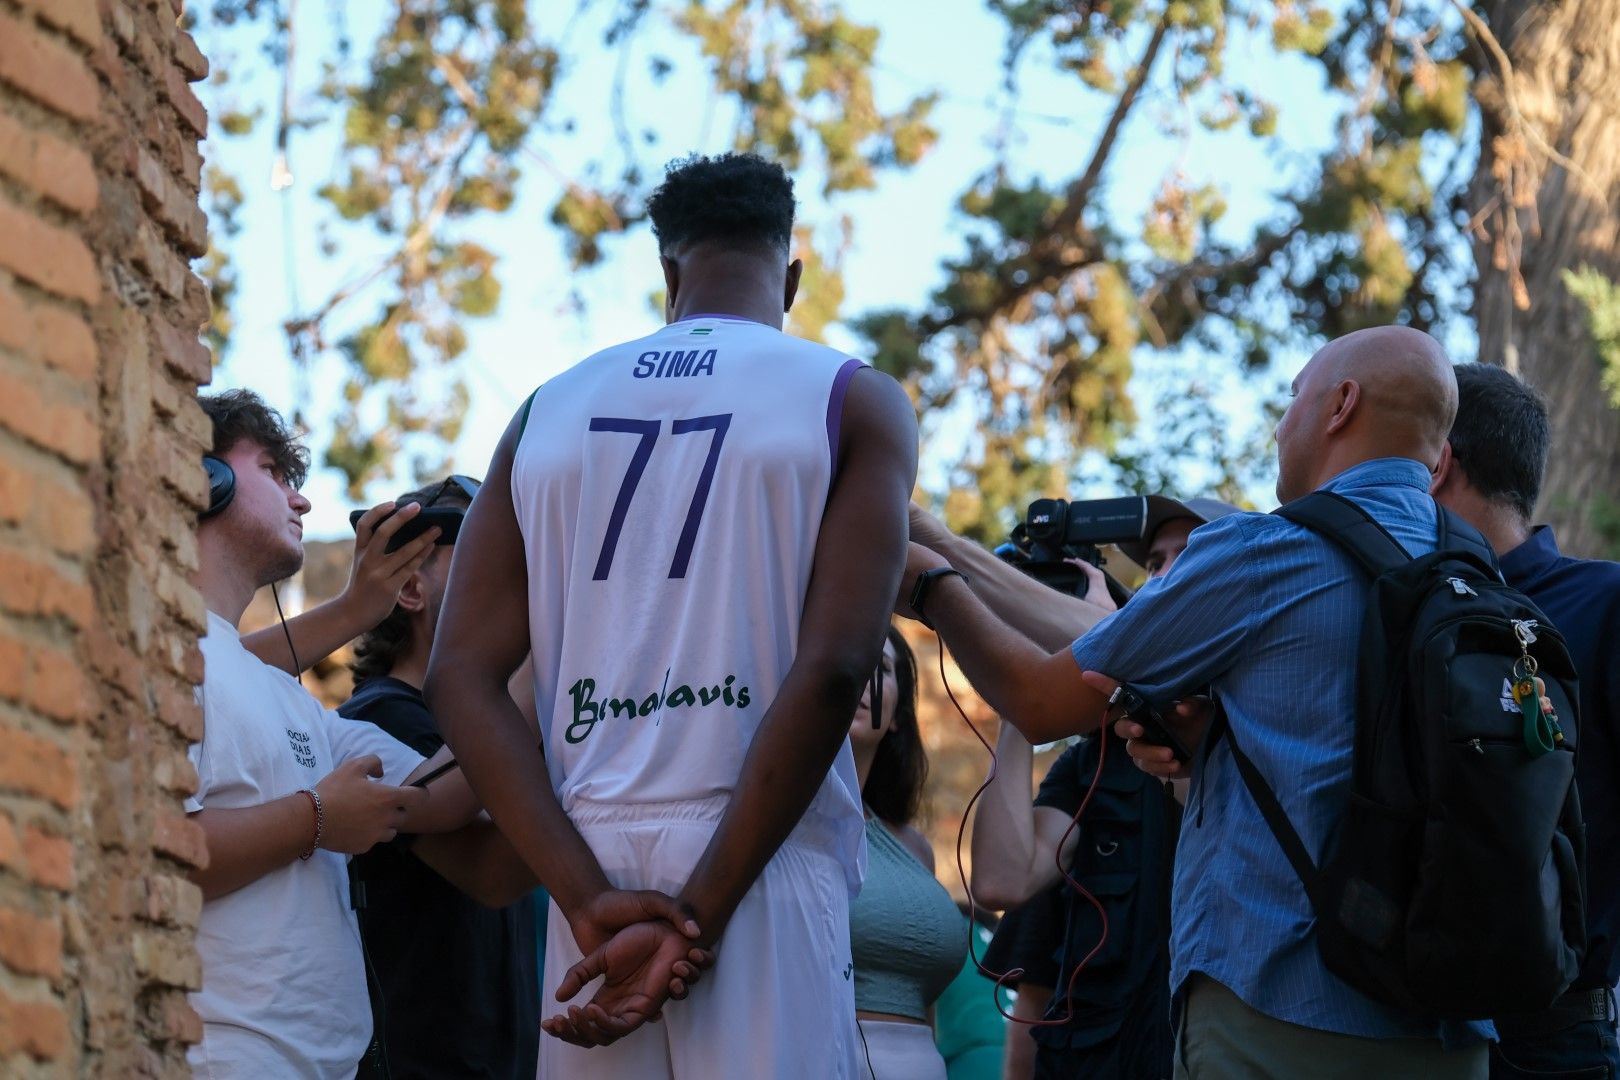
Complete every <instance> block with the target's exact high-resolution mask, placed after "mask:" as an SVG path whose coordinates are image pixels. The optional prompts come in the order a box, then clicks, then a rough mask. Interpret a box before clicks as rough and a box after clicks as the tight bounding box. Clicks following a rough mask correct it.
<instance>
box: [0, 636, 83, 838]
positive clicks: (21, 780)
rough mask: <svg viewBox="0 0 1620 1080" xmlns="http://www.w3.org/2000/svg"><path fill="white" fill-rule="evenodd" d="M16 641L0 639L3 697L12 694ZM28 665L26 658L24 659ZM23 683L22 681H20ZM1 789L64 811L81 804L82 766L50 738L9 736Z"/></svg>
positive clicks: (0, 765) (1, 761)
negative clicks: (8, 670) (46, 801)
mask: <svg viewBox="0 0 1620 1080" xmlns="http://www.w3.org/2000/svg"><path fill="white" fill-rule="evenodd" d="M12 644H13V643H12V642H9V641H7V640H6V639H5V638H3V637H0V697H15V695H13V694H10V693H8V690H9V683H8V680H9V678H10V676H8V674H7V673H6V670H5V669H6V666H7V665H6V662H7V660H8V659H10V657H8V656H7V653H8V652H9V651H10V650H9V649H8V646H10V645H12ZM23 663H24V664H26V663H27V660H26V658H25V659H24V660H23ZM19 681H22V680H19ZM0 788H3V789H9V790H12V791H17V792H21V793H22V794H24V795H38V796H39V797H40V798H43V799H49V800H50V801H51V802H53V803H55V804H56V805H57V806H59V807H61V808H62V809H63V810H71V809H73V808H74V807H75V806H77V805H78V803H79V767H78V763H77V762H75V761H74V760H73V756H72V755H71V754H69V753H68V752H67V751H66V750H64V749H63V748H62V747H61V746H59V745H57V744H56V743H55V742H52V741H51V740H49V739H44V738H41V737H40V736H38V735H34V734H31V733H29V732H26V731H10V732H7V733H6V752H5V753H4V754H0Z"/></svg>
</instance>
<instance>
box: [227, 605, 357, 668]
mask: <svg viewBox="0 0 1620 1080" xmlns="http://www.w3.org/2000/svg"><path fill="white" fill-rule="evenodd" d="M370 629H371V627H369V626H366V625H364V620H363V619H361V618H359V617H358V616H357V615H356V613H355V612H354V611H353V610H352V608H351V605H350V603H349V601H348V600H347V599H346V598H345V597H343V596H339V597H337V598H336V599H333V600H328V601H327V602H326V603H324V604H318V605H316V606H315V607H312V608H310V609H309V610H308V611H306V612H304V613H303V614H302V615H295V616H294V617H293V618H291V619H288V620H287V629H286V632H285V633H283V632H282V629H281V627H280V626H279V625H276V626H267V627H265V628H264V629H263V630H256V631H254V632H253V633H251V634H247V635H245V636H244V637H243V638H242V646H243V647H244V648H245V649H247V651H248V652H250V653H252V654H253V655H254V656H257V657H258V658H259V659H260V660H263V661H264V662H265V663H267V664H269V665H270V666H271V667H278V668H280V669H281V670H282V671H285V672H286V673H287V674H289V675H297V674H299V667H297V666H294V664H293V657H292V653H289V652H288V651H287V638H288V637H289V636H291V638H292V643H293V649H294V650H296V651H297V653H298V664H299V665H300V666H301V667H302V669H303V670H304V671H308V670H309V669H310V668H312V667H314V666H315V665H316V664H317V663H319V662H320V661H322V660H324V659H326V657H328V656H330V655H332V653H334V652H336V651H337V650H339V649H341V648H342V647H343V646H344V645H347V644H348V643H349V642H351V641H353V640H354V639H355V638H357V637H359V636H360V635H361V634H363V633H365V632H366V631H367V630H370Z"/></svg>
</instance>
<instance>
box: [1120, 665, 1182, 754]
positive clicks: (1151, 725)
mask: <svg viewBox="0 0 1620 1080" xmlns="http://www.w3.org/2000/svg"><path fill="white" fill-rule="evenodd" d="M1108 707H1109V709H1110V722H1113V721H1115V720H1129V721H1131V722H1132V723H1134V724H1138V725H1140V726H1141V728H1142V732H1143V734H1142V741H1143V742H1147V743H1152V744H1153V745H1154V746H1168V747H1169V748H1170V752H1171V753H1172V754H1174V755H1175V758H1176V760H1177V761H1179V762H1181V763H1182V764H1184V765H1185V764H1186V763H1188V762H1190V761H1191V760H1192V752H1191V751H1189V750H1188V749H1187V746H1186V744H1185V743H1183V742H1182V741H1181V740H1180V739H1179V738H1177V737H1176V734H1175V732H1173V731H1171V730H1170V728H1169V726H1168V725H1166V724H1165V722H1164V717H1162V716H1160V715H1159V713H1158V710H1156V709H1155V708H1154V707H1153V705H1152V703H1151V702H1149V701H1148V699H1147V698H1145V697H1143V696H1142V695H1141V694H1138V693H1137V692H1136V690H1135V689H1134V688H1132V687H1130V686H1127V685H1126V684H1124V683H1120V684H1119V687H1118V688H1117V689H1116V690H1115V691H1114V693H1113V696H1112V697H1110V698H1109V699H1108ZM1114 709H1118V710H1120V711H1119V712H1118V713H1114V712H1112V710H1114Z"/></svg>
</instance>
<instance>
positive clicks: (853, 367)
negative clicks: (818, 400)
mask: <svg viewBox="0 0 1620 1080" xmlns="http://www.w3.org/2000/svg"><path fill="white" fill-rule="evenodd" d="M865 366H866V364H865V363H863V362H862V361H860V360H857V359H855V358H854V357H850V358H849V359H848V360H845V361H844V366H843V367H841V368H839V369H838V374H837V375H834V376H833V384H832V393H831V394H828V395H827V452H828V453H829V454H831V455H832V474H831V478H829V480H828V485H829V487H830V486H831V481H832V479H836V478H837V476H838V428H839V425H840V424H842V423H843V420H844V394H845V392H846V391H848V390H849V380H851V379H853V378H854V377H855V373H856V372H857V371H859V370H861V368H863V367H865Z"/></svg>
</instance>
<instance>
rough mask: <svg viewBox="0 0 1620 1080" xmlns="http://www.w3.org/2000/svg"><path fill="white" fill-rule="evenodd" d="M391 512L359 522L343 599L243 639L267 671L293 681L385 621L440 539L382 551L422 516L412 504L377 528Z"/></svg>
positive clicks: (385, 506)
mask: <svg viewBox="0 0 1620 1080" xmlns="http://www.w3.org/2000/svg"><path fill="white" fill-rule="evenodd" d="M393 509H394V504H393V503H391V502H385V503H379V504H378V505H376V506H373V507H372V508H371V509H370V510H367V511H366V513H365V516H364V517H362V518H361V519H360V523H359V525H358V526H356V529H355V535H354V565H353V566H352V567H351V568H350V570H349V583H348V584H347V585H346V586H344V588H343V591H342V592H341V593H339V594H338V595H337V596H335V597H333V598H332V599H331V600H328V601H327V602H326V603H324V604H320V605H317V606H316V607H312V608H310V609H309V610H308V611H306V612H304V613H303V614H302V615H297V616H294V617H293V618H291V619H288V620H287V627H286V630H285V631H283V630H282V628H281V627H279V626H267V627H265V628H264V629H263V630H256V631H254V632H253V633H251V634H247V635H245V636H244V637H243V638H242V647H243V648H245V649H247V651H248V652H250V653H252V654H253V655H254V656H257V657H258V658H259V659H260V660H263V661H264V662H265V663H267V664H269V665H270V666H272V667H278V668H280V669H281V670H282V671H285V672H286V673H287V674H289V675H297V674H299V672H300V671H308V670H309V669H310V668H312V667H314V666H315V665H316V664H318V663H320V662H321V661H322V660H324V659H326V657H328V656H330V655H331V654H332V653H334V652H336V651H337V650H338V649H341V648H342V647H343V646H344V645H347V644H348V643H349V642H351V641H353V640H354V639H355V638H357V637H359V636H360V635H361V634H363V633H365V632H366V631H367V630H370V629H371V628H372V627H374V626H376V625H377V624H378V623H380V622H382V621H383V620H384V619H386V618H387V617H388V613H389V612H390V611H393V610H394V602H395V601H396V600H397V599H398V598H399V590H401V589H403V588H404V587H405V582H407V581H408V580H410V576H411V575H412V574H414V573H415V572H416V571H417V570H419V569H421V567H422V564H423V563H424V562H426V561H427V558H428V556H429V555H431V554H432V553H433V543H434V541H436V540H437V539H438V538H439V530H438V529H437V528H433V529H429V530H428V531H427V532H425V533H423V534H422V535H421V536H419V537H417V538H416V539H415V540H412V541H411V542H410V543H408V544H402V545H401V546H400V548H399V550H398V551H395V552H392V553H389V552H387V551H385V550H384V549H386V548H387V547H388V541H389V540H391V539H392V538H393V536H394V534H395V533H396V532H398V531H399V530H400V528H401V527H402V526H403V525H404V524H405V523H406V522H407V521H409V520H411V518H413V517H415V516H416V515H417V514H419V513H420V512H421V507H420V506H419V505H417V504H416V503H410V504H408V505H406V507H405V508H404V509H403V510H401V511H399V513H397V514H394V515H392V516H391V517H389V518H388V519H387V520H386V521H383V522H382V524H381V525H378V524H377V522H378V521H380V520H382V518H383V516H384V515H385V514H388V513H389V512H390V511H391V510H393ZM289 640H290V641H291V643H292V647H293V648H294V649H295V650H296V651H297V653H298V662H297V663H296V664H294V663H293V654H292V653H291V652H288V650H287V645H288V641H289Z"/></svg>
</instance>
